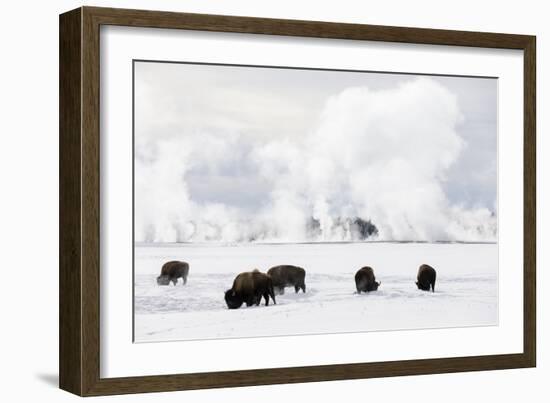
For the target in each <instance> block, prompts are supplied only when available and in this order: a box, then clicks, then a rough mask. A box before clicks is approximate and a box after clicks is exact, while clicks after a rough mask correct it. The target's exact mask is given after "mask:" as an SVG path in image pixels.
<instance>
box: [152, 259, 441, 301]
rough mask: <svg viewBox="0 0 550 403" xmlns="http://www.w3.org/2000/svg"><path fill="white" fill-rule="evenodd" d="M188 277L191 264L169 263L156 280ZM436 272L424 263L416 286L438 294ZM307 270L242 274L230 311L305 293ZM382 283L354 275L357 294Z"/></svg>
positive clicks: (370, 273)
mask: <svg viewBox="0 0 550 403" xmlns="http://www.w3.org/2000/svg"><path fill="white" fill-rule="evenodd" d="M188 275H189V264H188V263H187V262H180V261H170V262H167V263H165V264H164V265H163V266H162V268H161V271H160V276H158V277H157V284H158V285H169V284H170V283H171V282H172V283H174V285H176V284H177V282H178V279H179V278H181V279H182V281H183V285H185V284H186V283H187V276H188ZM435 278H436V271H435V269H434V268H433V267H431V266H429V265H427V264H423V265H421V266H420V267H419V268H418V274H417V276H416V283H415V284H416V286H417V287H418V289H419V290H422V291H430V289H431V291H432V292H435ZM305 279H306V271H305V270H304V269H303V268H301V267H298V266H292V265H280V266H274V267H272V268H270V269H269V270H268V271H267V273H262V272H260V271H259V270H258V269H254V270H253V271H251V272H243V273H240V274H238V275H237V277H235V279H234V280H233V285H232V286H231V288H230V289H229V290H227V291H226V292H225V303H226V304H227V307H228V308H229V309H237V308H240V307H241V306H242V305H243V304H246V306H252V305H260V302H261V301H262V298H264V300H265V305H266V306H267V305H269V299H270V298H271V299H272V300H273V303H274V304H277V301H275V291H277V293H278V294H284V292H285V288H286V287H294V291H295V292H296V293H298V292H299V291H300V290H302V292H306V282H305ZM380 284H381V282H378V281H376V277H375V276H374V270H373V269H372V267H369V266H365V267H362V268H360V269H359V270H358V271H357V273H355V288H356V289H357V293H358V294H361V292H371V291H376V290H378V287H379V286H380Z"/></svg>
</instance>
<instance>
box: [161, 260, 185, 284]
mask: <svg viewBox="0 0 550 403" xmlns="http://www.w3.org/2000/svg"><path fill="white" fill-rule="evenodd" d="M188 274H189V264H188V263H186V262H179V261H177V260H174V261H171V262H167V263H164V264H163V265H162V269H161V270H160V276H158V277H157V284H158V285H169V284H170V282H172V283H174V285H176V284H177V282H178V278H180V277H181V278H182V280H183V285H185V284H186V283H187V275H188Z"/></svg>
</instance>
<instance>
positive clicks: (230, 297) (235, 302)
mask: <svg viewBox="0 0 550 403" xmlns="http://www.w3.org/2000/svg"><path fill="white" fill-rule="evenodd" d="M243 302H244V301H243V299H242V298H241V297H240V296H238V295H237V294H236V293H235V291H233V290H232V289H231V290H227V291H226V292H225V303H226V304H227V307H228V308H229V309H237V308H240V307H241V305H242V304H243Z"/></svg>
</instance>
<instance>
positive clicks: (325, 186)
mask: <svg viewBox="0 0 550 403" xmlns="http://www.w3.org/2000/svg"><path fill="white" fill-rule="evenodd" d="M243 107H246V106H243ZM461 119H462V116H461V113H460V110H459V108H458V104H457V100H456V99H455V96H454V95H453V94H452V93H450V92H449V91H448V90H447V89H446V88H445V87H443V86H442V85H440V84H439V83H437V82H436V81H434V80H431V79H429V78H418V79H414V80H411V81H407V82H404V83H402V84H401V85H398V86H396V87H395V88H392V89H385V90H377V91H373V90H371V89H369V88H367V87H353V88H348V89H346V90H344V91H342V92H340V93H338V94H335V95H333V96H332V97H330V98H328V99H327V101H326V102H325V104H324V108H323V110H322V113H321V114H320V116H319V118H318V121H317V122H312V125H311V129H310V130H309V132H307V133H303V135H302V136H295V137H293V138H289V137H288V136H281V137H280V139H279V138H277V137H267V138H265V136H264V137H262V136H255V135H254V133H252V134H241V133H238V132H231V133H222V132H217V131H208V130H207V129H204V130H198V131H195V132H193V133H178V135H177V136H174V138H177V139H178V140H173V139H171V140H166V139H162V140H157V141H155V138H154V136H151V137H149V138H148V139H147V140H144V141H142V142H140V141H136V174H135V181H136V182H135V191H136V195H135V200H136V204H135V220H136V221H135V224H136V225H135V228H136V240H137V241H148V242H170V241H171V242H176V241H179V242H182V241H222V242H247V241H281V242H292V241H339V240H357V239H364V238H365V233H361V231H359V230H358V228H359V227H358V224H357V222H359V221H357V219H360V220H361V222H368V221H371V222H372V223H373V224H374V225H375V226H376V229H377V232H372V233H371V237H373V236H376V237H377V239H379V240H418V241H435V240H450V241H452V240H460V241H477V240H496V230H497V221H496V214H495V213H494V212H492V211H490V210H489V209H487V208H485V207H481V208H476V209H471V208H466V207H464V206H460V205H453V204H452V203H451V202H450V201H449V199H448V198H447V196H446V194H445V191H444V187H443V185H444V183H445V181H446V179H447V178H446V175H447V172H448V170H449V168H450V167H451V166H452V165H453V164H454V163H455V162H456V161H457V159H458V157H459V155H460V154H461V153H462V152H464V150H465V148H466V144H465V142H464V140H463V139H462V138H461V136H460V134H459V133H458V132H457V125H458V124H459V122H460V121H461ZM136 133H139V131H138V132H136ZM136 139H137V137H136ZM243 150H245V151H243ZM234 156H239V157H238V158H240V159H241V160H240V161H234V159H235V157H234ZM228 160H231V161H229V162H230V163H231V164H239V163H242V164H245V163H246V164H247V165H248V166H252V167H253V171H254V175H256V180H258V181H261V183H263V184H264V185H265V189H266V190H265V194H262V195H261V200H262V202H261V203H260V206H259V207H258V208H250V207H246V206H244V207H242V206H238V205H232V204H230V203H224V202H223V195H222V196H221V198H222V201H216V202H208V201H201V202H197V201H196V200H194V199H193V194H192V193H190V191H189V187H188V183H187V179H186V176H187V175H188V174H189V172H190V171H191V170H192V169H202V168H204V169H205V170H206V171H208V172H211V173H212V177H213V178H214V177H215V174H219V172H221V171H222V170H223V167H224V166H226V165H227V164H228V163H229V162H228ZM237 175H238V172H237V173H236V174H235V180H236V179H237ZM215 183H216V182H215V181H214V180H212V182H211V184H212V187H213V189H212V190H213V191H215V189H214V187H215ZM207 184H209V182H207ZM247 191H250V192H252V191H254V190H253V189H250V188H249V189H247V188H246V187H243V186H241V187H239V186H235V188H234V192H247ZM230 192H231V190H230ZM312 222H315V223H316V225H315V228H316V229H315V230H312V226H311V223H312Z"/></svg>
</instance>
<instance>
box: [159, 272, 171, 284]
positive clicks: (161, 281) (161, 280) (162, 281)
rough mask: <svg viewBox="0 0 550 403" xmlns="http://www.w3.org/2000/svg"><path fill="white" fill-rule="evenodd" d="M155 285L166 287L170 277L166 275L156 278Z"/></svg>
mask: <svg viewBox="0 0 550 403" xmlns="http://www.w3.org/2000/svg"><path fill="white" fill-rule="evenodd" d="M157 284H158V285H168V284H170V276H167V275H164V274H163V275H160V276H158V277H157Z"/></svg>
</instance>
